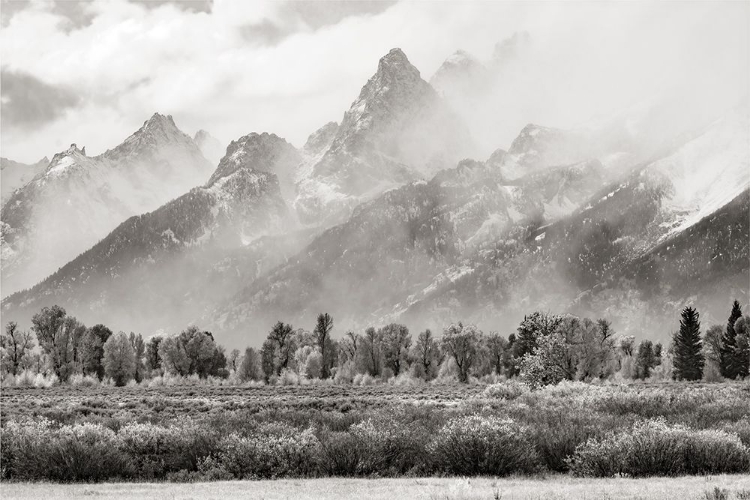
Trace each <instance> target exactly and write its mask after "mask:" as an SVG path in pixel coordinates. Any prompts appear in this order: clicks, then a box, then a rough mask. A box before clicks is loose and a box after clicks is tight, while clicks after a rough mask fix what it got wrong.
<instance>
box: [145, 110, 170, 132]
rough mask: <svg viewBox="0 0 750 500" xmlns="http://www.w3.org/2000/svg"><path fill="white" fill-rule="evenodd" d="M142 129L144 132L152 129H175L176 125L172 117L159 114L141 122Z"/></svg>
mask: <svg viewBox="0 0 750 500" xmlns="http://www.w3.org/2000/svg"><path fill="white" fill-rule="evenodd" d="M143 128H144V129H146V130H153V129H155V128H156V129H177V125H176V124H175V122H174V118H172V115H162V114H161V113H154V114H153V115H152V116H151V118H149V119H148V120H146V121H145V122H143Z"/></svg>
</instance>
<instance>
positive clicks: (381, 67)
mask: <svg viewBox="0 0 750 500" xmlns="http://www.w3.org/2000/svg"><path fill="white" fill-rule="evenodd" d="M426 85H427V82H425V81H424V80H422V77H421V76H420V73H419V70H418V69H417V68H416V67H415V66H414V65H413V64H412V63H411V62H409V59H408V58H407V57H406V54H404V52H403V51H402V50H401V49H398V48H396V49H391V51H390V52H388V54H386V55H385V56H383V57H381V58H380V61H379V62H378V70H377V72H376V73H375V75H374V76H373V77H372V78H371V79H370V81H368V82H367V85H365V86H364V87H363V89H362V93H361V94H360V100H362V98H363V97H366V96H371V95H372V94H373V93H376V94H386V93H390V94H394V93H397V92H399V91H404V90H407V89H411V88H414V87H423V86H426Z"/></svg>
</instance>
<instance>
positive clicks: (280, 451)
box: [205, 424, 319, 479]
mask: <svg viewBox="0 0 750 500" xmlns="http://www.w3.org/2000/svg"><path fill="white" fill-rule="evenodd" d="M318 447H319V443H318V440H317V439H316V437H315V435H314V434H313V431H312V429H306V430H304V431H299V430H298V429H295V428H294V427H289V426H286V425H279V424H266V425H264V426H261V427H260V428H259V429H258V431H257V432H256V433H254V434H253V435H251V436H248V437H243V436H240V435H239V434H230V435H229V436H226V437H225V438H224V439H222V440H221V443H220V446H219V448H220V451H219V452H218V453H217V455H216V457H215V458H216V460H215V461H214V462H213V465H214V468H220V469H221V470H222V471H226V472H229V473H230V474H231V475H232V476H234V477H236V478H240V479H243V478H248V479H259V478H266V479H271V478H277V477H290V476H291V477H304V476H310V475H313V474H314V472H315V471H316V469H317V464H316V458H317V457H318V456H319V449H318ZM205 472H206V473H209V474H210V473H212V472H211V471H210V470H205Z"/></svg>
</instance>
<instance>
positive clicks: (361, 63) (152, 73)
mask: <svg viewBox="0 0 750 500" xmlns="http://www.w3.org/2000/svg"><path fill="white" fill-rule="evenodd" d="M65 3H68V2H65ZM5 6H6V4H5V3H3V23H4V27H3V29H2V31H0V57H2V60H3V65H4V69H5V70H6V71H8V72H13V73H15V74H24V75H29V76H30V77H33V78H35V79H37V80H38V81H41V82H46V84H47V85H50V86H52V87H54V88H68V89H75V91H76V93H77V94H78V95H81V96H85V99H83V100H82V101H81V102H80V103H79V105H78V107H77V108H76V109H75V112H68V113H62V114H57V115H56V117H55V118H54V119H53V120H52V121H42V122H38V125H37V126H35V127H34V128H33V130H28V128H27V129H26V130H21V129H20V128H18V127H16V126H15V125H14V124H11V123H9V122H7V121H6V117H5V116H3V135H2V138H1V142H0V147H2V149H3V153H4V156H9V157H12V158H14V159H17V160H28V161H33V160H35V159H36V158H37V157H39V156H43V155H51V154H53V153H54V152H56V151H57V150H60V149H63V148H64V147H66V146H67V145H68V144H70V143H71V142H77V143H79V144H87V151H90V152H91V153H96V152H101V151H104V150H105V149H107V148H109V147H113V146H114V145H116V144H117V143H118V142H119V141H121V140H122V139H123V138H125V137H126V136H127V135H129V134H130V133H131V132H132V131H133V130H135V129H137V128H138V126H140V124H141V123H142V122H143V121H144V120H145V119H146V118H148V117H149V116H150V115H151V114H153V113H154V112H155V111H159V112H161V113H169V114H172V115H173V116H174V117H175V120H176V121H177V123H178V125H179V126H180V127H182V128H183V129H184V130H185V131H186V132H188V133H191V134H192V133H193V132H195V131H196V130H198V129H201V128H203V129H206V130H208V131H209V132H210V133H211V134H212V135H214V136H216V137H219V138H220V139H221V140H222V141H224V142H228V141H229V140H231V139H235V138H237V137H239V136H241V135H244V134H247V133H249V132H253V131H257V132H261V131H269V132H274V133H276V134H278V135H280V136H283V137H285V138H286V139H287V140H290V141H291V142H293V143H294V144H297V145H301V144H302V143H303V142H304V140H305V139H306V137H307V136H308V135H309V134H310V133H311V132H312V131H314V130H315V129H316V128H317V127H319V126H321V125H323V124H324V123H326V122H328V121H331V120H335V121H340V120H341V117H342V115H343V113H344V111H345V110H346V109H347V108H348V107H349V105H350V104H351V102H352V101H353V100H354V99H355V98H356V96H357V94H358V93H359V90H360V88H361V87H362V85H364V83H365V82H366V81H367V79H368V78H369V77H370V76H372V74H373V72H374V71H375V69H376V67H377V61H378V59H379V58H380V57H381V56H382V55H384V54H385V53H387V52H388V50H389V49H391V48H393V47H401V48H402V49H403V50H404V51H405V52H406V54H407V55H408V57H409V59H410V60H411V61H412V63H414V64H415V65H416V66H417V67H418V68H419V69H420V71H421V72H422V76H423V77H424V78H425V79H427V78H429V77H430V76H431V75H432V73H433V72H434V71H435V70H436V69H437V68H438V66H439V65H440V64H441V63H442V61H443V60H444V59H445V58H446V57H447V56H448V55H449V54H451V53H453V52H455V50H456V49H459V48H462V49H465V50H467V51H469V52H471V53H473V54H475V55H477V56H478V57H480V58H481V59H484V60H487V59H489V58H490V56H491V53H492V50H493V48H494V46H495V44H496V43H497V42H498V41H500V40H502V39H504V38H506V37H508V36H510V35H512V34H513V33H514V32H517V31H524V30H525V31H528V32H529V33H530V35H531V37H532V40H533V50H531V51H530V53H529V55H528V58H527V59H526V60H525V61H523V64H519V65H518V66H517V67H515V68H514V70H513V73H512V74H508V76H507V81H506V83H505V84H504V85H503V87H502V88H501V90H502V98H499V99H498V100H497V101H496V102H497V109H495V110H493V113H494V115H495V117H496V119H495V120H494V121H490V122H482V123H475V124H470V125H471V126H473V127H474V128H475V129H476V130H475V133H476V135H478V136H481V137H482V138H483V141H484V142H483V143H484V148H485V149H494V148H495V147H507V146H508V144H509V142H510V140H512V138H513V135H514V134H515V133H517V131H518V130H520V128H521V127H522V126H523V125H524V124H525V123H526V122H532V121H533V122H537V123H540V124H547V125H552V126H562V127H565V126H572V125H574V124H576V123H578V122H581V121H583V120H586V119H588V118H590V117H591V116H592V115H596V114H600V113H602V114H606V113H610V112H614V111H616V110H618V109H621V108H623V107H626V106H629V105H632V104H633V103H637V102H639V101H640V100H643V99H645V98H648V97H652V96H653V95H655V94H658V93H662V94H663V93H665V92H669V89H674V88H678V89H681V92H682V94H684V95H685V100H687V101H692V102H699V103H705V104H706V105H710V106H714V105H718V104H717V102H718V100H721V101H722V102H723V101H727V102H728V101H730V100H731V99H733V98H736V97H737V96H738V95H740V94H742V92H745V90H743V89H746V88H747V80H748V77H747V72H748V65H747V62H746V61H747V59H748V39H747V25H746V23H745V22H744V20H746V19H747V16H748V14H749V13H750V12H748V11H749V10H750V8H749V6H748V4H747V3H739V2H737V3H721V2H713V3H696V2H692V3H691V2H686V3H670V4H669V5H666V4H661V3H648V2H613V3H604V4H601V3H592V2H583V3H576V2H565V3H560V4H552V3H529V4H525V3H517V2H398V3H392V2H384V3H380V2H343V1H336V2H297V1H294V2H274V1H253V2H241V1H237V0H215V1H214V2H213V3H212V4H211V5H208V4H207V3H203V2H190V4H189V5H188V4H183V3H180V2H156V3H149V4H148V5H145V6H144V5H142V4H140V3H132V2H128V1H125V0H93V1H91V2H86V3H85V4H84V5H83V6H82V7H81V8H82V9H83V12H84V14H85V16H90V22H88V21H87V22H88V24H85V25H83V23H79V24H76V26H80V27H77V28H76V29H70V24H69V23H70V22H71V21H70V20H69V19H70V16H71V15H72V14H65V13H64V12H61V11H60V10H59V7H56V3H55V2H44V1H35V2H31V3H28V4H26V5H25V6H24V8H22V9H16V8H14V9H12V12H11V14H8V16H9V17H7V24H5V23H6V14H7V13H6V8H5ZM71 10H75V9H73V8H71ZM87 19H88V18H87ZM66 23H68V24H66ZM74 24H75V23H74ZM2 83H3V86H5V83H6V82H5V76H3V82H2ZM712 96H713V97H712ZM717 96H719V97H721V99H717ZM483 151H484V150H483ZM480 153H481V154H483V152H479V153H478V154H480Z"/></svg>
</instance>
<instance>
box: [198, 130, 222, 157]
mask: <svg viewBox="0 0 750 500" xmlns="http://www.w3.org/2000/svg"><path fill="white" fill-rule="evenodd" d="M193 141H195V143H196V144H197V145H198V148H199V149H200V150H201V153H203V156H205V157H206V159H207V160H208V161H210V162H211V164H212V165H217V164H218V163H219V160H221V158H222V157H223V156H224V149H225V148H224V146H223V145H222V143H221V141H219V140H218V139H217V138H216V137H214V136H212V135H211V134H210V133H209V132H207V131H206V130H203V129H200V130H199V131H198V132H196V133H195V136H194V137H193Z"/></svg>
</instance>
